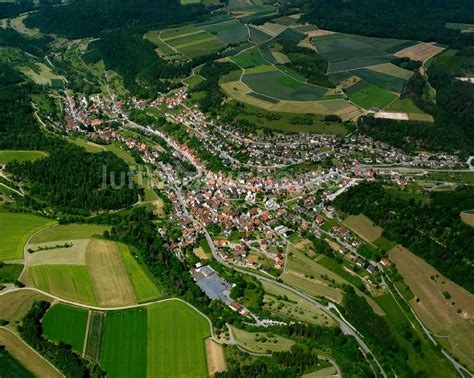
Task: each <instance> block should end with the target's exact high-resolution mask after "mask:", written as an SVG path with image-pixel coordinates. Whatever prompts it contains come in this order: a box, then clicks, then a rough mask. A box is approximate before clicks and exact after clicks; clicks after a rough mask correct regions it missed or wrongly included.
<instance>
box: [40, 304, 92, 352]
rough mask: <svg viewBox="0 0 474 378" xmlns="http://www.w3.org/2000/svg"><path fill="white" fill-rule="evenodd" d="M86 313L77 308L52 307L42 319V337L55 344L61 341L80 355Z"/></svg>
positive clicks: (82, 345) (65, 306)
mask: <svg viewBox="0 0 474 378" xmlns="http://www.w3.org/2000/svg"><path fill="white" fill-rule="evenodd" d="M88 313H89V312H88V311H87V310H85V309H82V308H79V307H73V306H68V305H64V304H57V305H54V306H53V307H51V308H50V309H49V310H48V312H47V313H46V315H45V316H44V318H43V321H42V324H43V331H44V335H45V336H46V337H47V338H48V339H50V340H52V341H55V342H60V341H63V342H64V343H66V344H69V345H71V346H72V349H74V350H75V351H76V352H79V353H82V349H83V347H84V336H85V333H86V325H87V317H88Z"/></svg>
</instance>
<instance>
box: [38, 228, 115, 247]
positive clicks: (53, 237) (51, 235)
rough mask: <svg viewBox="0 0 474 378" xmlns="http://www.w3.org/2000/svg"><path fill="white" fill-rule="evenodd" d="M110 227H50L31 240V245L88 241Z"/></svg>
mask: <svg viewBox="0 0 474 378" xmlns="http://www.w3.org/2000/svg"><path fill="white" fill-rule="evenodd" d="M105 230H110V226H102V225H95V224H67V225H59V226H55V227H50V228H48V229H46V230H44V231H42V232H40V233H38V234H36V235H35V236H34V237H33V238H32V239H31V240H30V243H31V244H40V243H47V242H54V241H62V240H77V239H90V238H91V237H92V236H94V235H102V233H103V232H104V231H105Z"/></svg>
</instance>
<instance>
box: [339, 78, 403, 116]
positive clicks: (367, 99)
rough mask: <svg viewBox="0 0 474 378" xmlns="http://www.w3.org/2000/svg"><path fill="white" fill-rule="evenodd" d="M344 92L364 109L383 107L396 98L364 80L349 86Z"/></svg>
mask: <svg viewBox="0 0 474 378" xmlns="http://www.w3.org/2000/svg"><path fill="white" fill-rule="evenodd" d="M346 93H347V94H348V96H349V99H350V100H351V101H352V102H353V103H354V104H356V105H357V106H360V107H361V108H364V109H371V108H378V109H383V108H385V107H386V106H388V105H390V103H392V102H394V101H395V100H396V99H397V96H396V95H395V94H393V93H390V92H387V91H385V90H383V89H382V88H379V87H377V86H375V85H373V84H370V83H368V82H366V81H364V80H361V81H359V82H357V83H356V84H354V85H353V86H351V87H349V88H348V89H347V90H346Z"/></svg>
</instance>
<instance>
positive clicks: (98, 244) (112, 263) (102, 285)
mask: <svg viewBox="0 0 474 378" xmlns="http://www.w3.org/2000/svg"><path fill="white" fill-rule="evenodd" d="M86 265H87V271H88V273H89V276H90V278H91V282H92V288H93V291H94V293H95V297H96V300H97V303H98V304H99V305H100V306H108V307H113V306H124V305H131V304H135V303H136V302H137V299H136V296H135V292H134V290H133V286H132V284H131V282H130V279H129V277H128V272H127V269H126V268H125V264H124V262H123V260H122V257H121V255H120V253H119V249H118V246H117V244H116V243H114V242H112V241H109V240H99V239H91V241H90V243H89V244H88V246H87V251H86Z"/></svg>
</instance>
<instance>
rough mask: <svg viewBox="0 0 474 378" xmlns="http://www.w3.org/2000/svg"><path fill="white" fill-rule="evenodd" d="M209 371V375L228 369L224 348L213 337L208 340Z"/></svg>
mask: <svg viewBox="0 0 474 378" xmlns="http://www.w3.org/2000/svg"><path fill="white" fill-rule="evenodd" d="M206 356H207V371H208V373H209V375H214V374H216V373H221V372H223V371H226V369H227V366H226V364H225V357H224V348H223V347H222V345H221V344H218V343H216V342H215V341H214V340H212V339H207V340H206Z"/></svg>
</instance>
